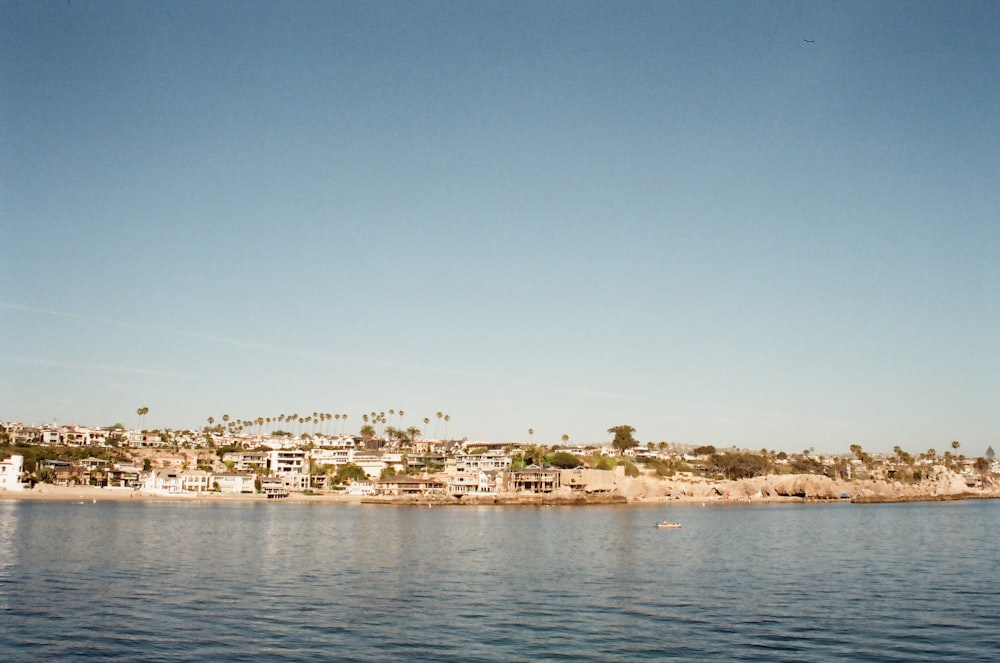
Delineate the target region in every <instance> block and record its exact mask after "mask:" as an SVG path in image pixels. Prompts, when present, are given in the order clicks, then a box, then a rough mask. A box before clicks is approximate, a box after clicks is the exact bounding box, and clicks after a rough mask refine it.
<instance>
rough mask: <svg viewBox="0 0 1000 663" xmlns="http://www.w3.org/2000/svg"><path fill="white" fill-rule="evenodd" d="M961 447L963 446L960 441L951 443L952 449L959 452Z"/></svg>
mask: <svg viewBox="0 0 1000 663" xmlns="http://www.w3.org/2000/svg"><path fill="white" fill-rule="evenodd" d="M960 446H962V443H961V442H959V441H958V440H955V441H954V442H952V443H951V448H952V449H954V450H955V451H958V448H959V447H960Z"/></svg>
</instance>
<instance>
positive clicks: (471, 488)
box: [448, 470, 507, 497]
mask: <svg viewBox="0 0 1000 663" xmlns="http://www.w3.org/2000/svg"><path fill="white" fill-rule="evenodd" d="M506 476H507V473H506V472H504V471H503V470H471V471H466V472H459V473H457V474H454V475H452V476H450V477H449V481H448V493H449V494H451V495H454V496H456V497H461V496H463V495H494V494H496V493H502V492H504V490H505V486H506V481H505V477H506Z"/></svg>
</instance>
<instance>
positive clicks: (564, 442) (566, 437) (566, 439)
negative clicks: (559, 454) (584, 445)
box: [562, 433, 569, 445]
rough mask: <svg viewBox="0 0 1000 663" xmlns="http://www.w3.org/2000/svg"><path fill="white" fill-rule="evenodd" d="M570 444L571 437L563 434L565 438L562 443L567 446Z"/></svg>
mask: <svg viewBox="0 0 1000 663" xmlns="http://www.w3.org/2000/svg"><path fill="white" fill-rule="evenodd" d="M568 442H569V435H567V434H566V433H563V436H562V443H563V444H564V445H565V444H567V443H568Z"/></svg>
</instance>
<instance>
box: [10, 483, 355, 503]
mask: <svg viewBox="0 0 1000 663" xmlns="http://www.w3.org/2000/svg"><path fill="white" fill-rule="evenodd" d="M0 500H50V501H66V502H77V501H82V502H129V501H136V500H138V501H161V502H206V503H207V502H285V503H287V502H294V503H303V502H330V503H358V502H360V501H361V496H359V495H345V494H342V493H322V494H320V493H317V494H314V495H305V494H302V493H292V494H290V495H289V496H288V497H284V498H281V499H272V500H268V499H267V497H266V496H264V495H263V494H239V495H234V494H221V493H190V494H186V495H162V494H159V493H151V492H146V491H142V490H132V489H131V488H98V487H97V486H53V485H49V484H38V485H36V486H35V487H34V488H32V489H30V490H29V489H25V490H20V491H0Z"/></svg>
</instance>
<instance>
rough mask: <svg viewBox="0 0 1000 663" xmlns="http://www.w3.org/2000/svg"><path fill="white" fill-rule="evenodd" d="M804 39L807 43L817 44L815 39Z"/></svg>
mask: <svg viewBox="0 0 1000 663" xmlns="http://www.w3.org/2000/svg"><path fill="white" fill-rule="evenodd" d="M802 41H804V42H805V43H807V44H815V43H816V40H815V39H803V40H802Z"/></svg>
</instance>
